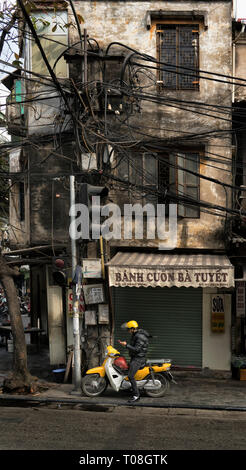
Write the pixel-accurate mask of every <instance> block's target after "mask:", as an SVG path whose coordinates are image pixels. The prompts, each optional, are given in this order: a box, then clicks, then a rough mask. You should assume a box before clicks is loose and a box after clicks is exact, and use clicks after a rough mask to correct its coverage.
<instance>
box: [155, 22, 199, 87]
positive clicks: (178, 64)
mask: <svg viewBox="0 0 246 470" xmlns="http://www.w3.org/2000/svg"><path fill="white" fill-rule="evenodd" d="M156 33H157V54H158V60H159V61H160V62H162V64H160V68H159V77H158V80H159V82H160V83H161V84H162V86H163V87H165V88H170V89H175V90H198V89H199V25H166V24H157V26H156ZM182 66H183V67H185V68H184V69H182Z"/></svg>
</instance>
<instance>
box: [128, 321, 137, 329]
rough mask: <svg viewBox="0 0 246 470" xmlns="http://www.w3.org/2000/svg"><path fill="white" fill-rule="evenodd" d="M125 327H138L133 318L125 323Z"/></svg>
mask: <svg viewBox="0 0 246 470" xmlns="http://www.w3.org/2000/svg"><path fill="white" fill-rule="evenodd" d="M126 327H127V328H138V324H137V322H136V321H135V320H131V321H129V322H127V324H126Z"/></svg>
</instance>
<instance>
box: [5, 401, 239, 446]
mask: <svg viewBox="0 0 246 470" xmlns="http://www.w3.org/2000/svg"><path fill="white" fill-rule="evenodd" d="M99 409H100V408H99ZM0 435H1V439H0V450H80V451H82V450H109V449H111V450H122V449H124V450H141V449H142V450H146V449H147V450H157V449H159V450H160V449H163V450H168V449H169V450H170V449H172V450H245V449H246V413H245V412H228V411H227V412H222V411H216V412H214V411H201V410H199V411H197V410H196V411H195V410H193V411H191V410H175V409H169V410H168V409H153V408H152V409H150V408H147V409H146V408H145V409H143V408H134V407H133V408H131V407H119V408H114V407H113V408H101V409H100V411H97V412H96V411H95V410H94V409H92V410H83V409H81V408H80V407H78V408H77V409H72V410H71V409H64V407H61V408H59V409H57V408H50V407H49V408H47V407H42V406H40V407H36V408H15V407H0Z"/></svg>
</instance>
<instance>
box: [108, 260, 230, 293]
mask: <svg viewBox="0 0 246 470" xmlns="http://www.w3.org/2000/svg"><path fill="white" fill-rule="evenodd" d="M107 266H108V267H109V281H110V285H111V286H116V287H126V286H128V287H129V286H130V287H141V286H142V287H157V286H159V287H172V286H176V287H184V286H185V287H234V267H233V265H232V264H231V262H230V260H229V259H228V257H227V256H226V255H214V254H171V253H168V254H166V253H160V254H159V253H138V252H118V253H117V254H116V255H115V256H114V258H112V259H111V260H110V261H109V263H107Z"/></svg>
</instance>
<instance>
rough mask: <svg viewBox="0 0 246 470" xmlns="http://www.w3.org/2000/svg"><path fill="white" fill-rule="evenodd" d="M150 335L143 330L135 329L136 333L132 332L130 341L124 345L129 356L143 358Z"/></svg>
mask: <svg viewBox="0 0 246 470" xmlns="http://www.w3.org/2000/svg"><path fill="white" fill-rule="evenodd" d="M150 337H151V335H150V334H149V333H148V332H147V331H145V330H141V329H139V330H137V331H136V333H133V335H132V338H131V341H130V343H129V344H128V343H127V345H126V347H127V349H128V351H129V354H130V356H131V358H132V359H133V358H134V357H135V358H145V356H146V353H147V350H148V345H149V338H150Z"/></svg>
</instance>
